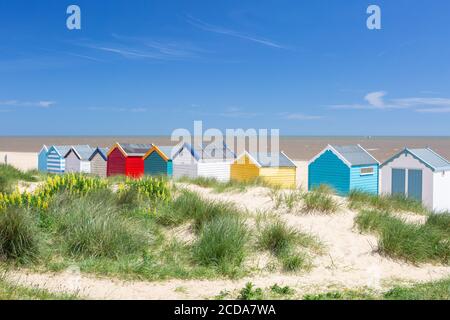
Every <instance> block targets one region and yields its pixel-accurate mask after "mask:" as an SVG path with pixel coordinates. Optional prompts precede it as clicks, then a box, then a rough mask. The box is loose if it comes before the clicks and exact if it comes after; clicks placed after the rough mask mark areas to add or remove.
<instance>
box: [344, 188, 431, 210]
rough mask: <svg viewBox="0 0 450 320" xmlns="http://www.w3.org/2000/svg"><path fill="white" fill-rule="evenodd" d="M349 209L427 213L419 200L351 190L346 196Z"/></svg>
mask: <svg viewBox="0 0 450 320" xmlns="http://www.w3.org/2000/svg"><path fill="white" fill-rule="evenodd" d="M348 200H349V206H350V208H351V209H364V208H366V209H367V208H372V209H377V210H382V211H391V212H392V211H407V212H414V213H418V214H427V213H428V210H427V209H426V208H425V207H424V206H423V205H422V203H421V202H419V201H417V200H414V199H410V198H405V197H402V196H399V195H376V194H370V193H366V192H361V191H358V190H352V191H351V192H350V194H349V196H348Z"/></svg>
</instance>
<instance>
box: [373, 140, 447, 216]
mask: <svg viewBox="0 0 450 320" xmlns="http://www.w3.org/2000/svg"><path fill="white" fill-rule="evenodd" d="M381 192H382V193H386V194H397V195H401V196H405V197H408V198H413V199H416V200H418V201H421V202H422V203H423V205H424V206H426V207H427V208H429V209H431V210H435V211H450V163H449V161H448V160H447V159H445V158H444V157H442V156H441V155H439V154H437V153H436V152H434V151H433V150H431V149H430V148H417V149H409V148H405V149H404V150H402V151H401V152H399V153H397V154H396V155H394V156H393V157H392V158H390V159H388V160H387V161H385V162H384V163H383V164H382V165H381Z"/></svg>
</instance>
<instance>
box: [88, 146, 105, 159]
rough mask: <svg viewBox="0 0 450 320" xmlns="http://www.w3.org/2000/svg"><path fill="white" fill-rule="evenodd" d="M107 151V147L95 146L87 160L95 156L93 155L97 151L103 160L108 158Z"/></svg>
mask: <svg viewBox="0 0 450 320" xmlns="http://www.w3.org/2000/svg"><path fill="white" fill-rule="evenodd" d="M108 151H109V148H100V147H97V148H95V149H94V151H93V152H92V154H91V155H90V157H89V161H91V160H92V158H94V157H95V155H96V154H97V153H98V154H99V155H100V156H101V157H102V158H103V159H104V160H105V161H106V160H108Z"/></svg>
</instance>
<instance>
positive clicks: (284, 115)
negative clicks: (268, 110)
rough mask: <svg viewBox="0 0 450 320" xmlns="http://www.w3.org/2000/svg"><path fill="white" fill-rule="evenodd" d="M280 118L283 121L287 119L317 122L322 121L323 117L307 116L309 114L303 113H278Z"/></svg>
mask: <svg viewBox="0 0 450 320" xmlns="http://www.w3.org/2000/svg"><path fill="white" fill-rule="evenodd" d="M280 116H281V117H282V118H283V119H287V120H319V119H322V118H323V116H318V115H309V114H304V113H286V112H284V113H280Z"/></svg>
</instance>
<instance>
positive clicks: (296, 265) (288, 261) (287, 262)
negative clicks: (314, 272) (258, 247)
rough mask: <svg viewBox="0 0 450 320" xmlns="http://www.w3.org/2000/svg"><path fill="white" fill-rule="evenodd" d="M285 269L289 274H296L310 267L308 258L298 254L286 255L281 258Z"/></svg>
mask: <svg viewBox="0 0 450 320" xmlns="http://www.w3.org/2000/svg"><path fill="white" fill-rule="evenodd" d="M281 262H282V265H283V269H284V270H285V271H288V272H294V271H298V270H301V269H305V268H307V267H308V262H307V258H306V257H305V255H302V254H298V253H294V254H291V253H288V252H286V253H284V254H283V255H282V256H281Z"/></svg>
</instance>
